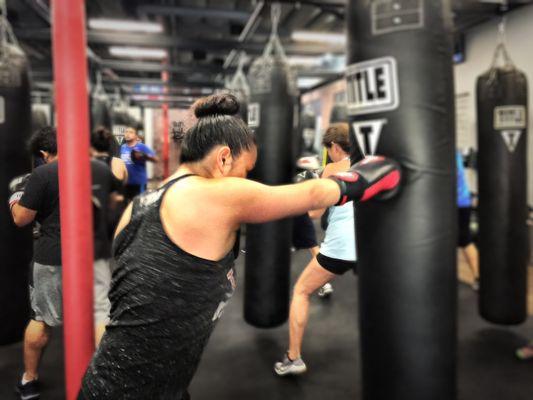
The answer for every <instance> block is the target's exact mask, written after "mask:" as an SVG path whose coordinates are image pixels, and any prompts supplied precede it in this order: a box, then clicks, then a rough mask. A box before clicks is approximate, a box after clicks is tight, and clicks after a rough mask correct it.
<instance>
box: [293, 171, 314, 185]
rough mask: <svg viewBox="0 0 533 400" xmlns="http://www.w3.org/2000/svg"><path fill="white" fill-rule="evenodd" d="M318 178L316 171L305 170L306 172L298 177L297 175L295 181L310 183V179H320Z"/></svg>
mask: <svg viewBox="0 0 533 400" xmlns="http://www.w3.org/2000/svg"><path fill="white" fill-rule="evenodd" d="M318 178H320V177H319V176H318V174H317V173H316V172H315V171H311V170H305V171H302V172H300V173H299V174H298V175H296V177H295V178H294V181H295V182H296V183H300V182H303V181H308V180H310V179H318Z"/></svg>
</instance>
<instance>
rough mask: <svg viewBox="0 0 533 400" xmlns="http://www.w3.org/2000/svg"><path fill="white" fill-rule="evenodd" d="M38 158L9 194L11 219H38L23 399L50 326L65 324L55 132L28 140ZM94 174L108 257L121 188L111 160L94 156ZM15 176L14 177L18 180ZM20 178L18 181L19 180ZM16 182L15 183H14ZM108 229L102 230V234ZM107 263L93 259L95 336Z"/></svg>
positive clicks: (102, 248)
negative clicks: (111, 205)
mask: <svg viewBox="0 0 533 400" xmlns="http://www.w3.org/2000/svg"><path fill="white" fill-rule="evenodd" d="M30 149H31V152H32V154H33V156H34V157H36V158H40V159H42V161H43V162H44V163H43V164H42V165H40V166H39V167H37V168H35V170H34V171H33V172H32V173H31V175H29V177H24V179H23V181H24V183H25V185H20V184H19V185H17V184H14V185H10V189H13V191H14V193H13V195H12V196H11V198H10V202H9V203H10V208H11V213H12V216H13V221H14V222H15V224H16V225H17V226H25V225H28V224H30V223H32V222H33V221H37V222H38V223H39V224H40V225H41V227H40V236H39V237H38V238H36V239H35V241H34V249H33V273H32V281H33V282H32V283H31V284H30V299H31V308H32V316H31V319H30V322H29V323H28V326H27V328H26V331H25V335H24V368H25V371H24V374H23V376H22V380H21V382H20V383H19V384H18V387H17V389H18V391H19V393H20V394H21V398H23V399H29V398H37V397H38V396H39V385H38V367H39V361H40V358H41V355H42V353H43V350H44V348H45V347H46V345H47V344H48V340H49V336H50V327H54V326H58V325H61V323H62V315H63V312H62V290H61V275H62V268H61V231H60V221H59V176H58V162H57V143H56V131H55V129H54V128H51V127H46V128H43V129H41V130H39V131H37V132H36V133H35V134H34V135H33V136H32V138H31V139H30ZM91 173H92V178H93V205H95V207H93V209H95V210H96V212H95V218H94V222H95V260H107V259H109V258H110V244H109V240H108V239H107V227H106V218H105V215H106V213H105V211H104V210H105V209H106V207H107V204H108V198H109V193H110V192H111V191H114V190H117V188H118V187H119V186H120V182H119V181H118V180H117V179H116V178H114V176H113V174H112V173H111V170H110V169H109V167H108V166H107V165H105V164H104V163H102V162H100V161H96V160H95V161H91ZM14 181H16V179H15V180H14ZM19 182H20V181H19ZM11 186H13V187H11ZM102 232H104V233H102ZM108 271H109V266H108V265H106V264H105V263H99V262H95V274H94V275H95V313H94V314H95V323H96V326H97V330H96V334H95V336H96V337H97V339H98V338H99V337H101V334H102V333H103V330H104V329H105V325H103V324H105V322H106V321H107V318H108V314H109V300H108V299H107V291H108V288H109V275H110V273H109V272H108Z"/></svg>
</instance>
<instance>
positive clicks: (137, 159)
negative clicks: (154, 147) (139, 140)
mask: <svg viewBox="0 0 533 400" xmlns="http://www.w3.org/2000/svg"><path fill="white" fill-rule="evenodd" d="M131 160H132V161H133V162H134V163H142V162H145V161H146V160H148V155H147V154H146V153H143V152H142V151H139V150H135V149H133V150H132V151H131Z"/></svg>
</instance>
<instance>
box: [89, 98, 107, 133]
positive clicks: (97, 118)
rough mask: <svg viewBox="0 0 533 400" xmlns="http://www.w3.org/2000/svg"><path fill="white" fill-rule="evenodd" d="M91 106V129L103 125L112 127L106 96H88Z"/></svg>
mask: <svg viewBox="0 0 533 400" xmlns="http://www.w3.org/2000/svg"><path fill="white" fill-rule="evenodd" d="M90 106H91V131H93V130H94V129H96V128H98V127H100V126H103V127H104V128H106V129H109V130H111V129H112V123H111V111H110V105H109V102H108V101H107V99H106V98H104V97H101V96H97V95H93V96H91V98H90Z"/></svg>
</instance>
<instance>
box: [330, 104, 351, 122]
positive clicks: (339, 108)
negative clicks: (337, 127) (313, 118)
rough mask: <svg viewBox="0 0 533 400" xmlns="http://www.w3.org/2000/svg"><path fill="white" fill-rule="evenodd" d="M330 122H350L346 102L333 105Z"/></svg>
mask: <svg viewBox="0 0 533 400" xmlns="http://www.w3.org/2000/svg"><path fill="white" fill-rule="evenodd" d="M329 122H330V123H331V124H333V123H335V122H348V113H347V111H346V104H342V103H337V104H335V105H334V106H333V108H332V109H331V115H330V116H329Z"/></svg>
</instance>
